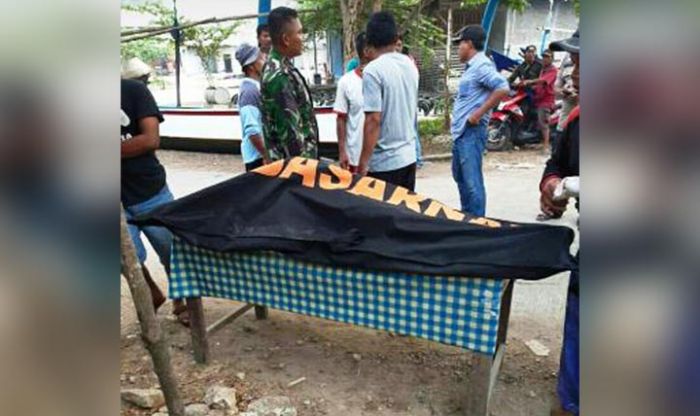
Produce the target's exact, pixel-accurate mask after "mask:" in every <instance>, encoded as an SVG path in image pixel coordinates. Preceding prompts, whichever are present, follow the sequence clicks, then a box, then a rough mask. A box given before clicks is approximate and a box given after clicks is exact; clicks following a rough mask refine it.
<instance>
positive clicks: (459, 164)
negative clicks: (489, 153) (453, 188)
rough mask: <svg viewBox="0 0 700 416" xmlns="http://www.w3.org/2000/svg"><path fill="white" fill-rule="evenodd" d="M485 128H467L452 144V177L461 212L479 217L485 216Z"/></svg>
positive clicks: (480, 126)
mask: <svg viewBox="0 0 700 416" xmlns="http://www.w3.org/2000/svg"><path fill="white" fill-rule="evenodd" d="M486 127H487V126H486V123H479V125H477V126H467V128H466V129H465V130H464V132H463V133H462V135H461V136H459V137H457V138H456V139H455V141H454V143H452V177H453V178H454V180H455V182H457V188H459V199H460V202H461V204H462V211H464V212H468V213H469V214H472V215H477V216H480V217H483V216H484V215H485V214H486V188H485V187H484V175H483V173H482V172H481V162H482V158H483V156H484V149H486Z"/></svg>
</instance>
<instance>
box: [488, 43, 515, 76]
mask: <svg viewBox="0 0 700 416" xmlns="http://www.w3.org/2000/svg"><path fill="white" fill-rule="evenodd" d="M489 52H490V53H491V58H493V62H494V63H495V64H496V70H497V71H499V72H500V71H502V70H504V69H508V70H510V69H511V68H512V67H514V66H517V65H520V62H521V61H520V60H519V59H518V60H516V59H512V58H510V57H509V56H506V55H504V54H502V53H500V52H496V51H495V50H493V49H489Z"/></svg>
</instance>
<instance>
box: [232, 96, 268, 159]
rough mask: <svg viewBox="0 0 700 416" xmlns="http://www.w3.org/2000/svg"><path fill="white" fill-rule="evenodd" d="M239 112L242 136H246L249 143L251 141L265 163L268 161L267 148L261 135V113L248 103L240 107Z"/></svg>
mask: <svg viewBox="0 0 700 416" xmlns="http://www.w3.org/2000/svg"><path fill="white" fill-rule="evenodd" d="M239 114H240V116H241V126H242V129H243V136H244V137H245V136H248V140H250V143H252V145H253V147H255V149H256V150H257V151H258V153H259V154H260V156H262V158H263V162H264V163H265V164H267V163H269V158H268V155H267V150H265V142H264V141H263V136H262V126H261V122H260V121H261V119H262V115H261V113H260V110H259V109H258V108H257V107H256V106H254V105H251V104H248V105H244V106H243V107H241V109H240V112H239Z"/></svg>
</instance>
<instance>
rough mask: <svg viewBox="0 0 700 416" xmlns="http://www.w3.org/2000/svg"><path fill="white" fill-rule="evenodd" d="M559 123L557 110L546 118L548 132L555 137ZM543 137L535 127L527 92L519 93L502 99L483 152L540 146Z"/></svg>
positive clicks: (535, 123) (533, 114)
mask: <svg viewBox="0 0 700 416" xmlns="http://www.w3.org/2000/svg"><path fill="white" fill-rule="evenodd" d="M558 122H559V108H558V107H556V108H555V110H554V111H553V113H552V115H551V116H550V117H549V126H550V132H551V133H552V134H554V132H555V131H556V126H557V123H558ZM542 141H543V137H542V133H541V132H540V129H539V128H538V125H537V111H536V110H535V109H534V108H533V107H532V105H530V104H529V100H528V98H527V92H526V91H525V90H524V89H522V88H521V89H518V90H516V91H514V92H511V94H510V95H509V96H508V97H506V98H504V99H503V100H502V101H501V102H500V103H499V104H498V107H496V110H495V111H494V112H493V114H492V115H491V121H490V122H489V126H488V136H487V141H486V149H488V150H489V151H500V150H508V149H510V148H512V147H513V146H523V145H526V144H538V143H542Z"/></svg>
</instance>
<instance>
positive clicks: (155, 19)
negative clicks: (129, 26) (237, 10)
mask: <svg viewBox="0 0 700 416" xmlns="http://www.w3.org/2000/svg"><path fill="white" fill-rule="evenodd" d="M122 10H126V11H131V12H135V13H140V14H144V15H146V16H149V17H150V21H149V25H152V26H156V27H160V26H171V25H172V24H173V22H174V11H173V9H172V8H170V7H168V6H166V5H164V4H163V3H162V2H160V1H158V0H149V1H147V2H145V3H142V4H125V5H123V6H122ZM187 23H190V22H189V21H188V20H187V19H179V24H181V25H184V24H187ZM240 24H241V22H240V21H237V22H233V23H227V24H209V25H200V26H192V27H188V28H185V29H183V30H181V32H180V36H181V38H180V39H181V41H182V45H183V46H185V47H186V48H188V49H190V50H192V51H193V52H194V53H195V54H197V56H198V57H199V59H200V60H201V63H202V68H203V69H204V73H205V74H206V76H207V80H208V81H209V83H210V84H211V81H212V79H211V74H212V71H213V69H214V65H215V64H214V62H215V60H216V59H217V58H218V56H219V53H220V52H221V48H222V46H223V44H224V42H225V41H226V39H228V38H229V37H230V36H231V35H232V34H233V33H234V32H235V31H236V29H237V28H238V26H240ZM132 44H135V45H132ZM174 49H175V40H174V39H173V37H172V36H171V35H170V34H164V35H159V36H154V37H150V38H146V39H140V40H136V41H132V42H125V43H122V58H126V56H127V55H130V56H129V57H132V56H137V57H139V58H140V59H142V60H143V61H145V62H153V60H155V59H158V58H162V57H171V56H172V55H171V53H172V51H174ZM164 51H167V52H166V53H165V54H164V53H163V52H164ZM154 57H155V58H154Z"/></svg>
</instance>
